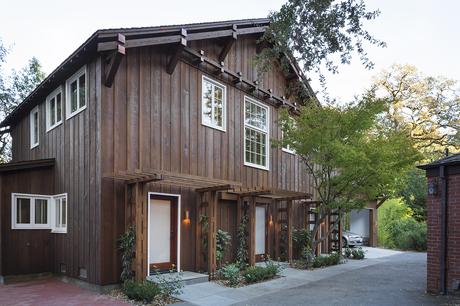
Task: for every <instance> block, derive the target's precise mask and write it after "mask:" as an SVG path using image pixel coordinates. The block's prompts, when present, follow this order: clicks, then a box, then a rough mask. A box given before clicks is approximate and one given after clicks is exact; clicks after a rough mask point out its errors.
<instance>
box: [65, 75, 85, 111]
mask: <svg viewBox="0 0 460 306" xmlns="http://www.w3.org/2000/svg"><path fill="white" fill-rule="evenodd" d="M86 84H87V82H86V66H83V67H82V68H81V69H80V70H78V71H77V72H76V73H75V74H74V75H73V76H71V77H70V78H69V79H68V80H67V81H66V110H67V111H66V113H67V119H69V118H71V117H73V116H75V115H76V114H78V113H79V112H81V111H82V110H84V109H85V108H86V104H87V99H88V97H87V96H88V95H87V89H86V87H87V86H86Z"/></svg>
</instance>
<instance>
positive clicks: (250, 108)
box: [244, 96, 270, 170]
mask: <svg viewBox="0 0 460 306" xmlns="http://www.w3.org/2000/svg"><path fill="white" fill-rule="evenodd" d="M269 122H270V108H269V107H268V106H267V105H264V104H262V103H260V102H257V101H256V100H254V99H252V98H249V97H247V96H245V97H244V164H245V165H246V166H251V167H255V168H259V169H264V170H268V169H269V167H268V166H269V160H270V159H269V128H270V127H269Z"/></svg>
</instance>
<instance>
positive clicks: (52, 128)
mask: <svg viewBox="0 0 460 306" xmlns="http://www.w3.org/2000/svg"><path fill="white" fill-rule="evenodd" d="M61 124H62V120H61V122H59V123H58V124H55V125H53V126H50V127H47V128H46V132H47V133H48V132H51V131H52V130H54V129H55V128H57V127H58V126H60V125H61Z"/></svg>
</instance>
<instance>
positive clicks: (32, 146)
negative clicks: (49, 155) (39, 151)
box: [30, 143, 40, 150]
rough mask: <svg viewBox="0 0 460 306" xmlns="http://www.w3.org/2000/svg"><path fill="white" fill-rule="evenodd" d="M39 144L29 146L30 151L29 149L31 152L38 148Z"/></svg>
mask: <svg viewBox="0 0 460 306" xmlns="http://www.w3.org/2000/svg"><path fill="white" fill-rule="evenodd" d="M39 144H40V143H36V144H34V145H31V146H30V149H31V150H32V149H35V148H36V147H38V145H39Z"/></svg>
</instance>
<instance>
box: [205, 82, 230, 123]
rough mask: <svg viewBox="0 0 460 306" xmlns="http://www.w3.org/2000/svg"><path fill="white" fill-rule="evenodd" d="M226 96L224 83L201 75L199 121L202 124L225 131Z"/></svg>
mask: <svg viewBox="0 0 460 306" xmlns="http://www.w3.org/2000/svg"><path fill="white" fill-rule="evenodd" d="M226 96H227V94H226V88H225V86H224V85H222V84H220V83H218V82H216V81H213V80H211V79H209V78H207V77H205V76H203V80H202V90H201V123H202V124H203V125H206V126H209V127H212V128H215V129H218V130H221V131H225V127H226V122H225V121H226V119H225V117H226V112H227V111H226V102H227V101H226V100H227V97H226Z"/></svg>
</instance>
